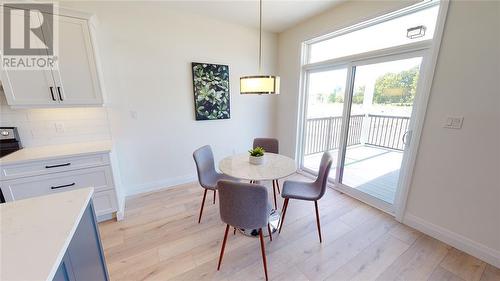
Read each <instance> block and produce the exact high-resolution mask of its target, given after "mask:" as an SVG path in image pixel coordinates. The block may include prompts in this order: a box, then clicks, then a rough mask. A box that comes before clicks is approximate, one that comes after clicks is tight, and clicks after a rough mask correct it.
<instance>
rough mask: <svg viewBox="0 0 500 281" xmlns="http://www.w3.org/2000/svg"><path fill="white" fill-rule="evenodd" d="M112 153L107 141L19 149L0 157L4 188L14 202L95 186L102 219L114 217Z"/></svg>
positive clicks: (116, 206) (0, 187)
mask: <svg viewBox="0 0 500 281" xmlns="http://www.w3.org/2000/svg"><path fill="white" fill-rule="evenodd" d="M110 153H111V148H110V146H109V145H108V144H107V143H90V144H74V145H60V146H54V147H52V146H48V147H33V148H24V149H21V150H18V151H16V152H14V153H12V154H9V155H7V156H5V157H3V158H1V159H0V190H1V191H2V194H3V196H4V198H5V201H7V202H10V201H16V200H22V199H27V198H31V197H37V196H43V195H49V194H53V193H59V192H65V191H70V190H75V189H80V188H85V187H92V188H94V195H93V200H94V207H95V212H96V214H97V216H98V217H99V220H105V219H110V218H112V217H113V215H114V214H115V213H116V212H117V211H119V204H118V198H117V191H116V189H117V186H116V183H115V177H114V175H113V169H112V163H111V161H110V160H111V158H110Z"/></svg>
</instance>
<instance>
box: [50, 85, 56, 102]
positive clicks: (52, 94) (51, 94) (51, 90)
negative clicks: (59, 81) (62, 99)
mask: <svg viewBox="0 0 500 281" xmlns="http://www.w3.org/2000/svg"><path fill="white" fill-rule="evenodd" d="M49 89H50V96H51V97H52V100H53V101H56V97H55V96H54V87H52V86H50V87H49Z"/></svg>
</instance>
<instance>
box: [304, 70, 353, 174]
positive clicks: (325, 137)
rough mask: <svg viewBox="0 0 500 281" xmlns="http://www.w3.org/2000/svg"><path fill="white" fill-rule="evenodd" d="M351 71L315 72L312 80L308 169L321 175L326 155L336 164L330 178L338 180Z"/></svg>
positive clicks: (306, 144) (306, 154) (307, 133)
mask: <svg viewBox="0 0 500 281" xmlns="http://www.w3.org/2000/svg"><path fill="white" fill-rule="evenodd" d="M346 80H347V69H345V68H343V69H338V70H328V71H322V72H313V73H310V74H309V76H308V89H307V112H306V126H305V142H304V162H303V163H304V167H305V168H307V169H310V170H312V171H315V172H317V171H318V168H319V163H320V161H321V156H322V155H323V152H324V151H330V152H331V154H332V156H333V158H334V161H333V163H334V164H333V165H332V170H331V171H330V177H332V178H333V177H334V176H335V171H336V167H335V165H336V163H337V160H336V159H337V156H338V149H339V143H340V133H341V127H342V111H343V109H344V97H345V84H346Z"/></svg>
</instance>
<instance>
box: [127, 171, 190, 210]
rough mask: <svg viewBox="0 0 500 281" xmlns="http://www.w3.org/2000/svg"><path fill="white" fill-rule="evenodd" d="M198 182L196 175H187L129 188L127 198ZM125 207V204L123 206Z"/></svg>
mask: <svg viewBox="0 0 500 281" xmlns="http://www.w3.org/2000/svg"><path fill="white" fill-rule="evenodd" d="M196 180H197V177H196V175H185V176H181V177H175V178H169V179H164V180H161V181H155V182H148V183H144V184H141V185H138V186H134V187H132V188H128V189H127V191H126V194H125V197H130V196H133V195H138V194H141V193H146V192H151V191H157V190H161V189H165V188H169V187H173V186H176V185H181V184H186V183H190V182H194V181H196ZM123 205H125V204H123Z"/></svg>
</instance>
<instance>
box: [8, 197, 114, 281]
mask: <svg viewBox="0 0 500 281" xmlns="http://www.w3.org/2000/svg"><path fill="white" fill-rule="evenodd" d="M92 194H93V189H92V188H81V189H77V190H73V191H67V192H61V193H56V194H52V195H47V196H40V197H34V198H29V199H24V200H19V201H13V202H7V203H5V204H0V226H1V227H0V239H1V243H0V265H1V266H0V280H5V281H10V280H77V281H78V280H94V281H99V280H108V279H109V278H108V273H107V268H106V263H105V260H104V254H103V251H102V246H101V241H100V238H99V231H98V228H97V222H96V218H95V213H94V208H93V204H92Z"/></svg>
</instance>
